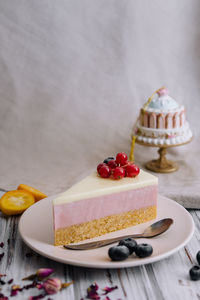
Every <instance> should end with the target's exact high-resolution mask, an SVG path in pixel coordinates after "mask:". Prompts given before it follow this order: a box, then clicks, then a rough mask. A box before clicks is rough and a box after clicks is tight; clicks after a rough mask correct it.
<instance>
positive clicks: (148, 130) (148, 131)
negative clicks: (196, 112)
mask: <svg viewBox="0 0 200 300" xmlns="http://www.w3.org/2000/svg"><path fill="white" fill-rule="evenodd" d="M133 136H135V137H136V139H137V141H138V142H143V143H146V144H153V145H179V144H183V143H186V142H188V141H190V140H191V138H192V132H191V130H190V127H189V123H188V122H187V120H186V110H185V107H184V106H183V105H180V104H178V103H177V102H176V101H175V100H174V99H173V98H172V97H170V96H169V91H168V90H167V89H166V88H164V87H163V88H160V89H159V90H157V91H156V92H154V93H153V95H152V96H151V97H150V98H149V99H148V101H147V102H146V103H145V104H144V106H143V108H141V110H140V115H139V118H138V120H137V123H136V126H135V128H134V132H133Z"/></svg>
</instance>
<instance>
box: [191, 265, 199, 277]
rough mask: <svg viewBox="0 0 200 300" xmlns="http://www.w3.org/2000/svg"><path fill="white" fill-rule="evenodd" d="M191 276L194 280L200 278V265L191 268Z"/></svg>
mask: <svg viewBox="0 0 200 300" xmlns="http://www.w3.org/2000/svg"><path fill="white" fill-rule="evenodd" d="M190 278H191V279H192V280H199V279H200V266H194V267H192V268H191V269H190Z"/></svg>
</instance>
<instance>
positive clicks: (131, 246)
mask: <svg viewBox="0 0 200 300" xmlns="http://www.w3.org/2000/svg"><path fill="white" fill-rule="evenodd" d="M122 245H124V246H126V247H127V248H128V249H129V253H130V254H132V253H133V252H134V251H135V248H136V246H137V242H136V241H135V240H134V239H132V238H127V239H124V240H121V241H120V242H119V246H122Z"/></svg>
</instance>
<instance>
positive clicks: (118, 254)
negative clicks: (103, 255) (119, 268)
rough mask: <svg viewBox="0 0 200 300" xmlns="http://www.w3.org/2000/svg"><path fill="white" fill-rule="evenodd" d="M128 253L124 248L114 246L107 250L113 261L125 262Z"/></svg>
mask: <svg viewBox="0 0 200 300" xmlns="http://www.w3.org/2000/svg"><path fill="white" fill-rule="evenodd" d="M129 254H130V252H129V249H128V248H127V247H126V246H124V245H123V246H114V247H111V248H110V249H109V250H108V255H109V257H110V258H111V259H112V260H114V261H120V260H125V259H127V258H128V256H129Z"/></svg>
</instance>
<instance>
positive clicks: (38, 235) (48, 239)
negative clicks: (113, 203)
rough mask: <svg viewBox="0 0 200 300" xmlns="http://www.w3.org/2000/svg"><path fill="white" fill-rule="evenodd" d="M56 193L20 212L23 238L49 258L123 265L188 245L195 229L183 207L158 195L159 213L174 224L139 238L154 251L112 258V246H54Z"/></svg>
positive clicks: (92, 264) (137, 228) (160, 256)
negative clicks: (89, 248)
mask: <svg viewBox="0 0 200 300" xmlns="http://www.w3.org/2000/svg"><path fill="white" fill-rule="evenodd" d="M52 199H53V197H49V198H45V199H44V200H41V201H39V202H37V203H36V204H34V205H33V206H31V207H30V208H29V209H27V210H26V211H25V212H24V214H23V215H22V216H21V219H20V223H19V231H20V234H21V237H22V239H23V240H24V242H25V243H26V244H27V245H28V246H29V247H30V248H32V249H33V250H35V251H36V252H38V253H39V254H41V255H43V256H46V257H48V258H50V259H53V260H56V261H59V262H62V263H65V264H70V265H75V266H82V267H89V268H124V267H133V266H138V265H142V264H148V263H152V262H155V261H158V260H161V259H163V258H166V257H168V256H169V255H171V254H173V253H175V252H176V251H178V250H179V249H181V248H182V247H183V246H185V245H186V244H187V243H188V241H189V240H190V239H191V237H192V235H193V233H194V222H193V219H192V217H191V215H190V214H189V213H188V212H187V211H186V210H185V208H184V207H182V206H181V205H179V204H178V203H176V202H175V201H173V200H171V199H168V198H166V197H163V196H160V195H159V197H158V216H157V219H156V220H160V219H162V218H172V219H173V220H174V224H173V225H171V227H170V228H169V230H168V231H166V232H165V233H163V234H162V235H160V236H157V237H154V238H151V239H138V242H139V243H142V242H147V243H149V244H151V245H152V247H153V254H152V255H151V256H150V257H147V258H143V259H141V258H136V257H135V256H134V255H132V256H130V257H129V258H128V259H127V260H125V261H120V262H112V261H111V260H110V259H109V257H108V254H107V253H108V249H109V247H111V246H110V245H109V246H105V247H103V248H99V249H94V250H84V251H83V250H82V251H80V250H79V251H77V250H76V251H75V250H67V249H64V248H63V247H61V246H57V247H55V246H53V213H52ZM153 222H155V220H154V221H150V222H147V223H144V224H140V225H137V226H134V227H129V228H127V229H123V230H120V231H117V232H113V233H110V234H107V235H104V236H103V237H101V238H100V237H99V238H96V239H91V240H90V241H92V240H99V239H104V238H105V237H114V236H119V235H124V234H131V233H141V232H143V230H144V229H145V228H146V227H147V226H148V225H150V224H152V223H153Z"/></svg>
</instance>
